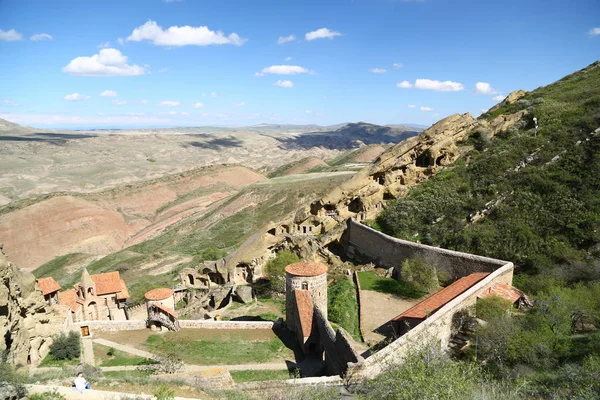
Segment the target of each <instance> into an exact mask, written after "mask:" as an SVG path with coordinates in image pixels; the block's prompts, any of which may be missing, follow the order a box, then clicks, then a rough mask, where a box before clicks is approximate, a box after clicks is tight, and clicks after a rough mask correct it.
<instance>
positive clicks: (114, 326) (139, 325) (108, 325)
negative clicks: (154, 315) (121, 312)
mask: <svg viewBox="0 0 600 400" xmlns="http://www.w3.org/2000/svg"><path fill="white" fill-rule="evenodd" d="M82 326H87V327H89V328H90V332H93V331H94V330H98V331H108V332H117V331H134V330H138V329H146V320H143V319H130V320H122V321H80V322H74V323H72V324H71V330H79V329H80V328H81V327H82Z"/></svg>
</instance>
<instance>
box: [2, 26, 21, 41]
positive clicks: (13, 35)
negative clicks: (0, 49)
mask: <svg viewBox="0 0 600 400" xmlns="http://www.w3.org/2000/svg"><path fill="white" fill-rule="evenodd" d="M0 40H3V41H5V42H14V41H17V40H23V35H21V34H20V33H19V32H17V31H15V30H14V29H11V30H9V31H3V30H2V29H0Z"/></svg>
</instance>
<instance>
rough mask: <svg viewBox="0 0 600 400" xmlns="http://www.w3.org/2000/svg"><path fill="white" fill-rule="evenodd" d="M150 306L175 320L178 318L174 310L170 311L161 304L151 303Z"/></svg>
mask: <svg viewBox="0 0 600 400" xmlns="http://www.w3.org/2000/svg"><path fill="white" fill-rule="evenodd" d="M152 305H153V306H154V307H156V308H158V309H159V310H163V311H164V312H166V313H167V314H170V315H172V316H173V317H175V318H179V314H177V313H176V312H175V310H173V309H172V308H170V307H167V306H164V305H162V304H160V303H153V304H152Z"/></svg>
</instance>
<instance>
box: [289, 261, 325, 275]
mask: <svg viewBox="0 0 600 400" xmlns="http://www.w3.org/2000/svg"><path fill="white" fill-rule="evenodd" d="M285 272H287V273H288V274H290V275H296V276H317V275H322V274H324V273H326V272H327V265H325V264H321V263H317V262H299V263H295V264H290V265H288V266H287V267H285Z"/></svg>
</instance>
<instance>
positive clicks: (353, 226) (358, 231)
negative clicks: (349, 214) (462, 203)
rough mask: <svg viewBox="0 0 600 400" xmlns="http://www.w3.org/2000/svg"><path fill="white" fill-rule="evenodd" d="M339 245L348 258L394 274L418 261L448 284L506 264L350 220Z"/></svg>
mask: <svg viewBox="0 0 600 400" xmlns="http://www.w3.org/2000/svg"><path fill="white" fill-rule="evenodd" d="M342 245H343V246H344V249H345V250H346V253H347V254H348V256H350V257H352V258H354V259H356V260H358V261H360V262H365V263H366V262H373V263H374V264H375V265H376V266H378V267H383V268H395V269H396V271H398V272H399V270H400V266H401V265H402V262H403V261H405V260H407V259H410V258H419V259H422V260H424V261H426V262H428V263H430V264H432V265H434V266H435V267H436V268H437V269H438V270H442V271H445V272H446V273H447V274H448V277H449V278H450V280H451V281H455V280H457V279H459V278H462V277H464V276H467V275H469V274H471V273H473V272H492V271H495V270H497V269H498V268H500V267H502V266H503V265H505V264H507V261H501V260H495V259H492V258H487V257H481V256H476V255H473V254H467V253H461V252H458V251H453V250H446V249H441V248H439V247H433V246H427V245H424V244H420V243H413V242H409V241H407V240H401V239H396V238H393V237H391V236H388V235H386V234H384V233H381V232H379V231H376V230H375V229H372V228H370V227H368V226H366V225H363V224H361V223H357V222H355V221H351V220H349V221H348V228H347V229H346V232H345V233H344V236H343V237H342Z"/></svg>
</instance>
